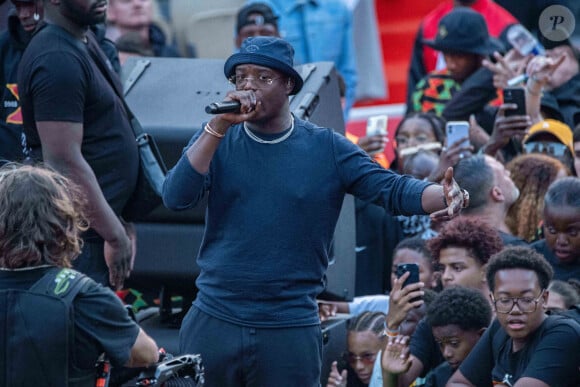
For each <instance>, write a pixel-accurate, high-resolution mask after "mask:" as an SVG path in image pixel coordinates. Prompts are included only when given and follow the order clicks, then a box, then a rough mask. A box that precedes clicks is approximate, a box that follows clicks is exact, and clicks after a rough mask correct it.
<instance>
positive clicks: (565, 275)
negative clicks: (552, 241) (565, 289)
mask: <svg viewBox="0 0 580 387" xmlns="http://www.w3.org/2000/svg"><path fill="white" fill-rule="evenodd" d="M530 247H531V248H533V249H534V250H536V251H537V252H538V253H540V254H542V255H543V256H544V257H545V258H546V261H548V262H549V263H550V265H551V266H552V269H554V279H556V280H562V281H568V280H569V279H570V278H575V279H577V280H580V257H577V258H576V262H574V263H571V264H562V263H560V261H558V258H556V256H555V255H554V253H553V252H552V250H551V249H550V247H549V246H548V244H547V243H546V240H545V239H540V240H539V241H536V242H534V243H532V244H531V245H530Z"/></svg>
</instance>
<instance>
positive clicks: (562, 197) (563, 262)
mask: <svg viewBox="0 0 580 387" xmlns="http://www.w3.org/2000/svg"><path fill="white" fill-rule="evenodd" d="M543 218H544V219H543V221H544V224H543V229H544V230H543V231H544V239H542V240H539V241H537V242H534V243H533V244H532V245H531V246H532V248H533V249H535V250H536V251H537V252H539V253H541V254H543V255H544V257H545V258H546V260H547V261H548V262H549V263H550V265H551V266H552V269H553V270H554V279H557V280H563V281H567V280H568V279H571V278H575V279H580V178H578V177H565V178H563V179H560V180H557V181H555V182H554V183H553V184H552V185H551V186H550V188H548V191H547V192H546V195H545V196H544V216H543Z"/></svg>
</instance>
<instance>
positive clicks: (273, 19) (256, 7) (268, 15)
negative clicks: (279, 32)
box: [236, 3, 278, 32]
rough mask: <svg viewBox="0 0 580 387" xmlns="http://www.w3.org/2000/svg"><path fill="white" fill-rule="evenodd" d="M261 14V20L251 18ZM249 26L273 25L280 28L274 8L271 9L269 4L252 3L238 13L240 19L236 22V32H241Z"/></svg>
mask: <svg viewBox="0 0 580 387" xmlns="http://www.w3.org/2000/svg"><path fill="white" fill-rule="evenodd" d="M254 13H257V14H260V15H261V16H262V17H261V18H251V19H250V18H249V16H250V15H251V14H254ZM249 24H256V25H264V24H273V25H274V26H276V28H278V17H277V16H276V15H274V12H273V11H272V8H270V7H269V6H268V5H267V4H264V3H251V4H248V5H245V6H243V7H242V8H241V9H240V10H239V11H238V19H237V22H236V31H237V32H240V30H241V29H242V28H243V27H245V26H247V25H249Z"/></svg>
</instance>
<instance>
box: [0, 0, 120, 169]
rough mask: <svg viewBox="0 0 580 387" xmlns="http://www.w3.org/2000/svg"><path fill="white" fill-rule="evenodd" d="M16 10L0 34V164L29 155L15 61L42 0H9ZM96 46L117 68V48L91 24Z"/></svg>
mask: <svg viewBox="0 0 580 387" xmlns="http://www.w3.org/2000/svg"><path fill="white" fill-rule="evenodd" d="M12 4H13V5H14V8H15V10H14V11H13V12H11V13H10V15H9V16H8V30H7V31H5V32H4V33H3V34H2V35H0V58H2V71H1V72H0V77H2V78H1V79H0V85H4V87H3V92H2V94H0V98H1V99H2V103H0V164H3V163H4V162H6V161H17V162H20V161H23V160H25V159H26V157H27V156H28V149H27V147H26V136H25V135H24V133H23V132H22V110H21V108H20V100H19V95H18V86H17V80H18V79H17V76H18V64H19V63H20V59H21V58H22V54H23V53H24V50H25V49H26V46H27V45H28V43H29V42H30V39H31V38H32V34H33V32H34V30H35V29H36V26H37V25H38V24H39V23H40V21H41V20H42V18H43V6H42V0H12ZM92 29H93V31H94V32H95V34H97V39H98V41H99V46H100V47H101V49H102V50H103V51H104V52H105V54H106V55H107V57H108V58H109V59H110V61H111V63H112V64H113V67H114V68H115V71H116V72H120V65H119V59H118V57H117V49H116V48H115V45H114V44H113V42H111V41H110V40H108V39H106V38H105V37H104V26H103V25H101V24H100V25H95V26H92Z"/></svg>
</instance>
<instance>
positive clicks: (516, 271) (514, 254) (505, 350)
mask: <svg viewBox="0 0 580 387" xmlns="http://www.w3.org/2000/svg"><path fill="white" fill-rule="evenodd" d="M552 276H553V271H552V268H551V267H550V264H549V263H548V262H547V261H546V260H545V259H544V257H542V255H540V254H538V253H536V252H535V251H533V250H532V249H530V248H528V247H508V248H505V249H504V250H502V251H501V252H499V253H497V254H496V255H494V256H493V257H492V258H491V259H490V261H489V263H488V266H487V284H488V285H489V289H490V291H491V294H490V297H491V301H492V303H493V305H494V310H495V313H496V316H497V319H496V321H494V322H493V323H492V324H491V326H490V327H489V329H487V330H486V331H485V333H484V334H483V336H482V337H481V339H480V340H479V341H478V342H477V344H476V346H475V347H474V348H473V350H472V351H471V352H470V353H469V355H468V356H467V358H466V359H465V360H464V361H463V363H461V366H460V367H459V370H458V371H457V372H455V374H454V375H453V376H452V377H451V379H450V380H449V382H448V383H447V386H452V387H457V386H491V385H492V383H493V385H494V386H498V385H499V386H514V387H515V386H518V387H519V386H526V387H547V386H562V387H567V386H570V387H571V386H578V385H580V370H579V367H580V358H578V356H577V355H578V348H580V325H578V323H577V322H575V321H574V320H573V319H571V318H567V317H563V316H557V315H552V316H548V315H546V314H545V309H544V306H545V304H546V301H547V300H548V290H547V288H548V285H549V283H550V281H551V279H552Z"/></svg>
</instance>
